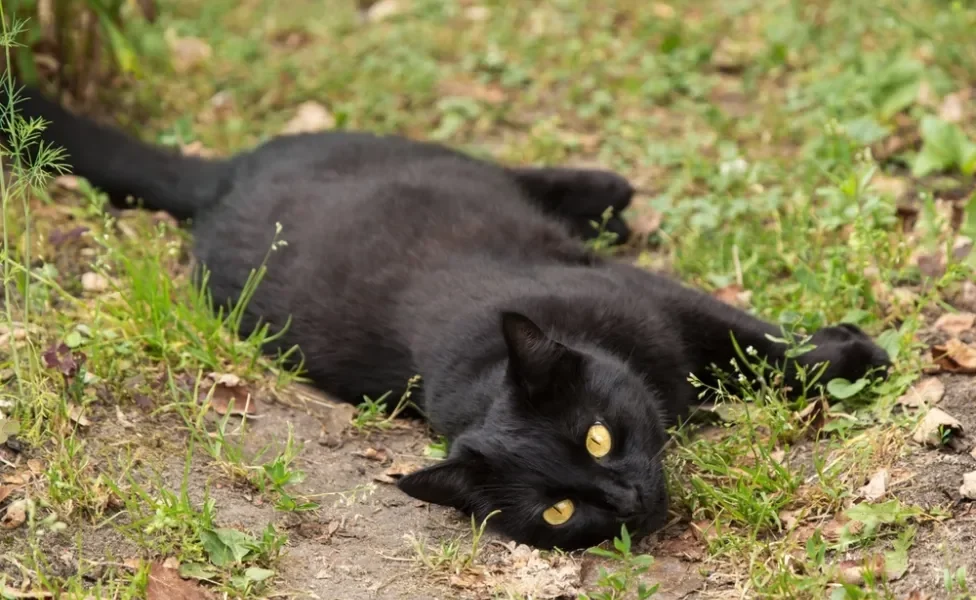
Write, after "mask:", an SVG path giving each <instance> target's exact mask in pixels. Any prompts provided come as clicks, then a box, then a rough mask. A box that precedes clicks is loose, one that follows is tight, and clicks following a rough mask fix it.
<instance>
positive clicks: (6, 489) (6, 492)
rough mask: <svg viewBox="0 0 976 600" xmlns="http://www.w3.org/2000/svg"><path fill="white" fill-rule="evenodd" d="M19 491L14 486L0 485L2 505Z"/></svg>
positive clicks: (0, 502) (0, 501)
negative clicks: (15, 491)
mask: <svg viewBox="0 0 976 600" xmlns="http://www.w3.org/2000/svg"><path fill="white" fill-rule="evenodd" d="M17 489H18V488H17V487H16V486H13V485H0V504H3V501H4V500H6V499H7V498H9V497H10V494H13V493H14V490H17Z"/></svg>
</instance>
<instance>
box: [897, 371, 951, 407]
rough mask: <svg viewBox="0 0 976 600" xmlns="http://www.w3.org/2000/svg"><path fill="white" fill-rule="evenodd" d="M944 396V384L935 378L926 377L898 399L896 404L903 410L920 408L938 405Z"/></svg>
mask: <svg viewBox="0 0 976 600" xmlns="http://www.w3.org/2000/svg"><path fill="white" fill-rule="evenodd" d="M944 395H945V384H943V383H942V382H941V381H940V380H939V379H938V378H937V377H927V378H925V379H923V380H921V381H919V382H918V383H916V384H915V385H913V386H912V387H911V388H909V390H908V391H907V392H905V393H904V395H902V396H901V397H900V398H898V404H900V405H902V406H904V407H905V408H921V407H924V406H932V405H933V404H938V403H939V401H941V400H942V396H944Z"/></svg>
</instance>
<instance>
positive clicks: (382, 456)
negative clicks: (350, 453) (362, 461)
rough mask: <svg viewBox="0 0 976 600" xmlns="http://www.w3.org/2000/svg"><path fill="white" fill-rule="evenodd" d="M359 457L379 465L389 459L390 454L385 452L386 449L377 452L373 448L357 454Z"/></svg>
mask: <svg viewBox="0 0 976 600" xmlns="http://www.w3.org/2000/svg"><path fill="white" fill-rule="evenodd" d="M359 456H362V457H363V458H367V459H369V460H375V461H376V462H381V463H382V462H386V461H387V460H389V459H390V454H389V453H388V452H387V451H386V448H380V449H378V450H377V449H376V448H373V447H370V448H366V449H365V450H363V451H362V452H360V453H359Z"/></svg>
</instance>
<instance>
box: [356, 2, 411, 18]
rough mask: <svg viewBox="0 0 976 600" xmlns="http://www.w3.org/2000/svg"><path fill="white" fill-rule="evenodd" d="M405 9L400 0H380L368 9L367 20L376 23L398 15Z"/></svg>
mask: <svg viewBox="0 0 976 600" xmlns="http://www.w3.org/2000/svg"><path fill="white" fill-rule="evenodd" d="M403 10H404V6H403V2H401V1H400V0H379V2H376V3H373V4H372V5H371V6H370V7H369V8H368V9H367V10H366V14H365V17H366V20H367V21H370V22H373V23H376V22H378V21H383V20H385V19H388V18H390V17H392V16H395V15H398V14H400V13H401V12H403Z"/></svg>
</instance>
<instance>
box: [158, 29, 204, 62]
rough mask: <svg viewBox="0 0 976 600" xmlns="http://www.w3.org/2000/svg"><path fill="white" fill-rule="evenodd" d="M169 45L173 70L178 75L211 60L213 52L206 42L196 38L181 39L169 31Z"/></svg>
mask: <svg viewBox="0 0 976 600" xmlns="http://www.w3.org/2000/svg"><path fill="white" fill-rule="evenodd" d="M165 37H166V41H167V43H168V44H169V49H170V56H171V57H172V61H173V68H174V69H175V70H176V71H177V72H178V73H186V72H188V71H190V70H192V69H193V68H194V67H196V66H197V65H199V64H201V63H203V62H205V61H207V60H209V59H210V57H211V55H212V54H213V50H212V49H211V48H210V45H209V44H207V42H205V41H204V40H202V39H200V38H196V37H180V36H178V35H176V33H175V32H174V31H173V30H172V29H169V30H167V31H166V33H165Z"/></svg>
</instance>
